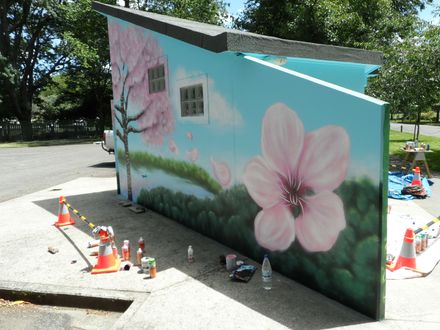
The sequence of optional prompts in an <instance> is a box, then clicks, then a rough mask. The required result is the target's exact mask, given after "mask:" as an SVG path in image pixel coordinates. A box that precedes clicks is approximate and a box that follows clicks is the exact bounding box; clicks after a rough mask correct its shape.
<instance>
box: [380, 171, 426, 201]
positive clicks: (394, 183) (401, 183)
mask: <svg viewBox="0 0 440 330" xmlns="http://www.w3.org/2000/svg"><path fill="white" fill-rule="evenodd" d="M413 178H414V174H404V173H401V172H388V197H391V198H395V199H405V200H410V199H414V198H416V197H414V196H413V195H403V194H402V189H403V188H404V187H405V186H408V185H410V184H411V182H412V179H413ZM422 184H423V188H425V190H426V193H427V194H428V197H430V196H431V194H432V191H431V188H430V187H429V186H430V185H432V184H433V182H432V181H431V180H428V179H426V178H425V177H422Z"/></svg>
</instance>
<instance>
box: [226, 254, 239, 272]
mask: <svg viewBox="0 0 440 330" xmlns="http://www.w3.org/2000/svg"><path fill="white" fill-rule="evenodd" d="M236 267H237V256H236V255H235V254H228V255H227V256H226V269H227V270H228V271H232V270H234V269H235V268H236Z"/></svg>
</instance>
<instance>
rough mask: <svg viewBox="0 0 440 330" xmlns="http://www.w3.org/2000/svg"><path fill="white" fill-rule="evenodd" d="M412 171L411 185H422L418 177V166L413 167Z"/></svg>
mask: <svg viewBox="0 0 440 330" xmlns="http://www.w3.org/2000/svg"><path fill="white" fill-rule="evenodd" d="M413 172H414V178H413V180H412V181H411V185H412V186H421V185H422V181H421V179H420V167H418V166H417V167H416V168H415V169H413Z"/></svg>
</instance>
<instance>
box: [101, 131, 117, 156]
mask: <svg viewBox="0 0 440 330" xmlns="http://www.w3.org/2000/svg"><path fill="white" fill-rule="evenodd" d="M101 147H102V149H104V150H105V151H107V152H108V153H109V154H110V153H114V152H115V140H114V137H113V130H111V129H109V130H105V131H104V133H103V134H102V141H101Z"/></svg>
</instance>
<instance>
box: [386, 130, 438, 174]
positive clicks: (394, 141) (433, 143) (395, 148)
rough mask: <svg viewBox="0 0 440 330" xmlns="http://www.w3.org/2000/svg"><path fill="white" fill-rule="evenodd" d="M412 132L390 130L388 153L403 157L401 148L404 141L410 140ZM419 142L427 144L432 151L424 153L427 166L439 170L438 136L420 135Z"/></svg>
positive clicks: (403, 153)
mask: <svg viewBox="0 0 440 330" xmlns="http://www.w3.org/2000/svg"><path fill="white" fill-rule="evenodd" d="M412 138H413V134H412V133H401V132H398V131H393V130H390V155H394V156H399V157H400V158H402V159H404V158H405V155H406V154H405V152H404V151H403V150H401V149H402V148H403V146H404V145H405V142H406V141H412ZM419 142H421V143H425V144H429V146H430V149H431V150H432V151H433V152H432V153H427V154H426V159H427V160H428V165H429V168H430V169H432V170H434V171H440V138H436V137H432V136H426V135H420V136H419Z"/></svg>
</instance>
